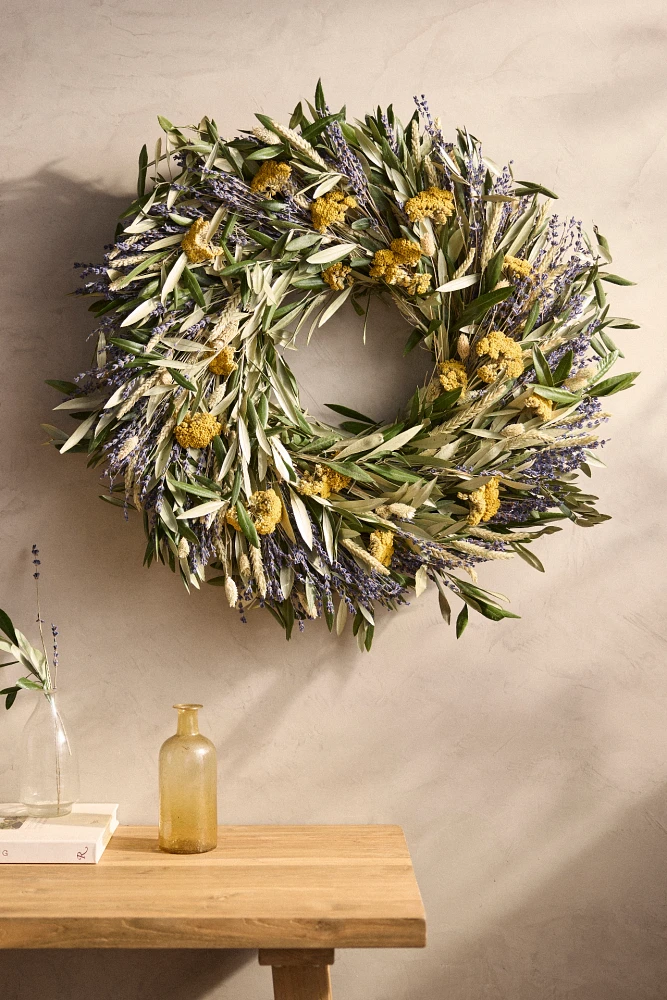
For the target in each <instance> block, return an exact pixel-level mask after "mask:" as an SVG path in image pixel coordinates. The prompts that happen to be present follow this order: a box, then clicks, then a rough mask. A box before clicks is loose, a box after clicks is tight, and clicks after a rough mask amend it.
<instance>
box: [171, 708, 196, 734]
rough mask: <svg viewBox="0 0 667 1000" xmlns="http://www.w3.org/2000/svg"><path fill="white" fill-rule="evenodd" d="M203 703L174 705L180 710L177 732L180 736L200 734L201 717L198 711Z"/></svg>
mask: <svg viewBox="0 0 667 1000" xmlns="http://www.w3.org/2000/svg"><path fill="white" fill-rule="evenodd" d="M201 707H202V706H201V705H174V708H175V709H176V711H177V712H178V724H177V727H176V732H177V734H178V735H179V736H198V735H199V717H198V715H197V712H198V711H199V709H200V708H201Z"/></svg>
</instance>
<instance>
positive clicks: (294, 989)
mask: <svg viewBox="0 0 667 1000" xmlns="http://www.w3.org/2000/svg"><path fill="white" fill-rule="evenodd" d="M333 960H334V952H333V948H302V949H301V948H299V949H296V948H295V949H292V948H263V949H260V952H259V964H260V965H270V966H271V967H272V970H273V995H274V998H275V1000H331V979H330V976H329V966H330V965H333Z"/></svg>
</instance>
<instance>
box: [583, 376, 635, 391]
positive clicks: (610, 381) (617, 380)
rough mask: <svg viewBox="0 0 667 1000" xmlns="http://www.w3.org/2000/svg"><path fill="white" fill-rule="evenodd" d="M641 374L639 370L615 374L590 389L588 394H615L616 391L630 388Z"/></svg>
mask: <svg viewBox="0 0 667 1000" xmlns="http://www.w3.org/2000/svg"><path fill="white" fill-rule="evenodd" d="M639 374H640V373H639V372H626V373H625V375H614V376H612V378H607V379H605V380H604V382H600V384H599V385H594V386H593V387H592V388H590V389H588V390H587V393H586V394H587V395H588V396H613V394H614V393H615V392H621V391H622V390H623V389H629V388H630V387H631V386H632V383H633V382H634V380H635V379H636V378H637V376H638V375H639Z"/></svg>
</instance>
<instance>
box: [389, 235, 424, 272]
mask: <svg viewBox="0 0 667 1000" xmlns="http://www.w3.org/2000/svg"><path fill="white" fill-rule="evenodd" d="M389 249H390V250H391V253H392V254H393V257H394V260H395V261H396V263H397V264H404V265H405V266H406V267H416V266H417V264H418V263H419V261H420V260H421V255H422V248H421V246H420V245H419V243H413V242H412V240H406V239H398V240H392V241H391V243H390V244H389Z"/></svg>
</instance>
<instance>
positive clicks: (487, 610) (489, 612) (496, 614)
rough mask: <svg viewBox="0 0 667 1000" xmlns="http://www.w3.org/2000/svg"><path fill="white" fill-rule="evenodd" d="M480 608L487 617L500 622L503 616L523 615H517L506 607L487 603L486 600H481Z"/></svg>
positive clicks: (518, 616) (516, 616)
mask: <svg viewBox="0 0 667 1000" xmlns="http://www.w3.org/2000/svg"><path fill="white" fill-rule="evenodd" d="M479 610H480V613H481V614H483V615H484V617H485V618H489V619H490V620H491V621H492V622H499V621H501V620H502V619H503V618H520V617H521V615H515V614H513V612H511V611H505V609H504V608H499V607H498V605H497V604H487V603H486V601H479Z"/></svg>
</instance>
